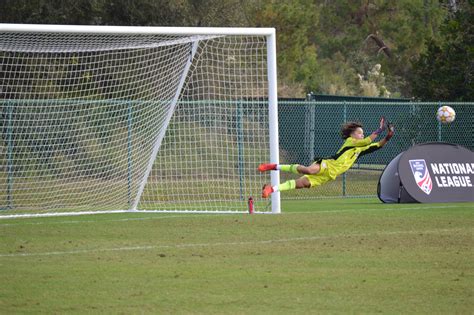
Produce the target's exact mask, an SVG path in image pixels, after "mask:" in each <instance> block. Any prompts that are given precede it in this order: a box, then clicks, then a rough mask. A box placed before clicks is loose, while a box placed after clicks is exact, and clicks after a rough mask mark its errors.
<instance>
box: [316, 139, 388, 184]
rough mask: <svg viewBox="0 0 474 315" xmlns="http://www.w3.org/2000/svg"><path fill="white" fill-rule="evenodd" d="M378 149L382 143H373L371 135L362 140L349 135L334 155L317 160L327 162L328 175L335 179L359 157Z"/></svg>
mask: <svg viewBox="0 0 474 315" xmlns="http://www.w3.org/2000/svg"><path fill="white" fill-rule="evenodd" d="M378 149H380V144H379V143H378V142H374V143H372V139H370V137H366V138H364V139H361V140H357V139H354V138H352V137H349V138H347V139H346V141H345V142H344V144H343V145H342V147H341V148H340V149H339V151H337V153H336V154H335V155H334V156H332V157H330V158H326V159H321V160H319V161H316V162H319V163H326V165H325V167H327V169H328V175H329V176H330V177H332V179H334V178H336V176H338V175H341V174H342V173H344V172H346V171H347V170H348V169H349V168H351V166H352V165H353V164H354V163H355V161H357V158H359V157H360V156H362V155H365V154H367V153H371V152H374V151H375V150H378Z"/></svg>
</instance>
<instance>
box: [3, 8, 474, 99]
mask: <svg viewBox="0 0 474 315" xmlns="http://www.w3.org/2000/svg"><path fill="white" fill-rule="evenodd" d="M473 7H474V5H473V1H472V0H400V1H388V0H341V1H329V0H278V1H276V0H257V1H254V0H207V1H204V0H134V1H132V0H49V1H47V0H34V1H27V0H3V1H1V2H0V22H1V23H41V24H85V25H143V26H215V27H223V26H246V27H253V26H254V27H275V28H276V29H277V36H278V38H277V43H278V48H277V49H278V67H279V74H278V75H279V95H280V97H304V95H306V93H307V92H309V91H313V92H315V93H322V94H335V95H362V96H381V97H404V98H416V99H421V100H426V101H469V100H472V99H473V85H474V84H473V72H474V56H473V53H474V45H473V42H474V30H473V26H472V20H473ZM0 71H1V70H0Z"/></svg>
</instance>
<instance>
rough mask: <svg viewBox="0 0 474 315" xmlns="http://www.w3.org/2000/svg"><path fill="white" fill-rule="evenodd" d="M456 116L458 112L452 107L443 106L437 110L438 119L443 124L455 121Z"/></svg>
mask: <svg viewBox="0 0 474 315" xmlns="http://www.w3.org/2000/svg"><path fill="white" fill-rule="evenodd" d="M454 118H456V112H455V111H454V109H453V108H452V107H449V106H441V107H440V108H438V111H437V112H436V119H438V121H439V122H441V123H442V124H447V123H450V122H453V121H454Z"/></svg>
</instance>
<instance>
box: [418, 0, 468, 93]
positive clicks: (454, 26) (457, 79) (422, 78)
mask: <svg viewBox="0 0 474 315" xmlns="http://www.w3.org/2000/svg"><path fill="white" fill-rule="evenodd" d="M451 7H452V6H451ZM454 8H455V10H453V13H452V15H450V16H448V18H447V19H446V21H445V22H444V24H443V26H442V28H441V34H442V36H441V38H439V39H436V38H432V39H431V40H430V41H429V43H428V47H427V50H426V52H424V53H422V54H421V55H420V57H419V58H418V59H417V60H416V61H415V62H413V71H412V76H411V77H410V82H411V86H412V89H413V95H414V96H415V97H417V98H419V99H421V100H425V101H428V100H437V101H472V100H473V99H474V80H473V76H474V26H473V24H472V19H473V13H474V6H473V4H471V3H470V2H460V3H459V2H458V3H457V4H456V6H454Z"/></svg>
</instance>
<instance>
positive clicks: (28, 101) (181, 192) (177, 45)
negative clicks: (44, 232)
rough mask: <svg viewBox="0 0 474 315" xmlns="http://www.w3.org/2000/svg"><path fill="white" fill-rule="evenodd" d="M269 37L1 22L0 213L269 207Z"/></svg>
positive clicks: (274, 150)
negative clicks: (265, 191) (265, 165)
mask: <svg viewBox="0 0 474 315" xmlns="http://www.w3.org/2000/svg"><path fill="white" fill-rule="evenodd" d="M274 36H275V35H274V30H273V29H248V28H246V29H239V28H236V29H229V28H217V29H215V28H214V29H213V28H201V29H200V28H161V27H151V28H149V27H111V26H108V27H98V26H47V25H15V24H0V73H1V76H0V106H1V115H2V120H1V126H0V127H1V134H2V138H1V139H0V161H1V165H2V167H1V171H0V216H9V217H11V216H17V215H38V214H39V215H55V214H56V215H57V214H65V213H69V214H78V213H95V212H100V213H102V212H116V211H194V212H244V211H245V212H246V211H247V207H248V199H249V197H253V199H254V206H255V210H256V211H257V212H259V211H261V212H268V211H272V212H279V195H278V194H274V196H273V197H272V202H271V203H272V204H269V202H267V201H266V200H262V199H261V198H260V197H259V195H260V191H261V187H262V185H263V184H264V183H265V182H270V181H272V182H273V184H275V183H276V182H278V174H271V176H272V178H270V175H268V174H259V173H258V172H257V171H256V168H257V166H258V164H259V163H261V162H263V161H272V162H277V161H278V141H277V139H278V131H277V114H276V112H277V104H276V78H275V76H276V69H275V67H276V62H275V40H274ZM272 173H276V172H272Z"/></svg>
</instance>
